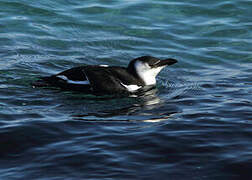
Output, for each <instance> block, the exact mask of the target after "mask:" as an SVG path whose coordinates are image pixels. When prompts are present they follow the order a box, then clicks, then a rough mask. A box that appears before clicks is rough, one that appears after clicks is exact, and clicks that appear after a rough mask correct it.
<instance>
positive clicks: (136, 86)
mask: <svg viewBox="0 0 252 180" xmlns="http://www.w3.org/2000/svg"><path fill="white" fill-rule="evenodd" d="M121 85H123V86H124V87H125V88H126V89H127V90H128V91H130V92H133V91H136V90H138V89H140V88H141V87H142V86H138V85H126V84H123V83H122V82H121Z"/></svg>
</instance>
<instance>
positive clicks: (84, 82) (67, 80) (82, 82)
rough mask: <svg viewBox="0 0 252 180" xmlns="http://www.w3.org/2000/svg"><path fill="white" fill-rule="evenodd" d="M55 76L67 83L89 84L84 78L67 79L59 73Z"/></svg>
mask: <svg viewBox="0 0 252 180" xmlns="http://www.w3.org/2000/svg"><path fill="white" fill-rule="evenodd" d="M57 77H58V78H60V79H63V80H65V81H66V82H67V83H69V84H81V85H88V84H90V83H89V81H88V80H86V81H73V80H70V79H68V78H67V77H66V76H64V75H59V76H57Z"/></svg>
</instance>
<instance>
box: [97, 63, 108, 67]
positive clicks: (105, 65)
mask: <svg viewBox="0 0 252 180" xmlns="http://www.w3.org/2000/svg"><path fill="white" fill-rule="evenodd" d="M99 66H101V67H109V65H107V64H101V65H99Z"/></svg>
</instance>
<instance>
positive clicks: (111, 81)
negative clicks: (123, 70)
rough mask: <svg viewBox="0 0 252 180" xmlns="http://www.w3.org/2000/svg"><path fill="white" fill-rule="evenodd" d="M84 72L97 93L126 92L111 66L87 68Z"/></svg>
mask: <svg viewBox="0 0 252 180" xmlns="http://www.w3.org/2000/svg"><path fill="white" fill-rule="evenodd" d="M83 73H84V74H85V76H86V77H87V79H88V81H89V82H90V85H91V87H92V90H93V91H94V92H95V93H98V94H99V93H104V94H114V93H123V92H126V89H125V87H124V86H123V85H122V84H121V81H120V79H119V78H118V77H116V76H114V74H113V70H111V69H110V68H106V67H104V68H102V67H99V68H96V69H93V68H85V69H83Z"/></svg>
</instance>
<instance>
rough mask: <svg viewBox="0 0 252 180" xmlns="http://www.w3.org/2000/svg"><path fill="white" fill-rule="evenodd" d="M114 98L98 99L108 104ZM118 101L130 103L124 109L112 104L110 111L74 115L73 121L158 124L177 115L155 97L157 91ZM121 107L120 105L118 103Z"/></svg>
mask: <svg viewBox="0 0 252 180" xmlns="http://www.w3.org/2000/svg"><path fill="white" fill-rule="evenodd" d="M112 99H113V100H114V98H111V97H108V98H102V99H101V98H100V99H99V100H102V101H107V102H108V104H109V103H110V101H111V100H112ZM99 100H98V101H99ZM117 100H118V101H124V102H125V101H130V104H129V105H127V106H126V107H125V106H124V107H121V108H117V107H118V105H117V104H116V103H115V102H113V104H114V106H113V108H112V109H106V110H101V111H99V110H98V111H97V112H95V113H94V112H92V113H88V112H87V113H85V114H75V115H73V116H72V117H73V119H74V120H82V121H95V122H104V121H106V122H112V121H113V122H114V121H117V122H122V121H141V122H159V121H163V120H167V119H168V118H170V117H171V116H172V115H173V114H175V113H177V109H176V106H173V105H170V104H167V103H166V102H165V101H164V100H162V99H160V97H159V96H158V95H157V89H156V88H151V89H148V90H147V91H142V92H140V93H138V94H137V95H131V96H129V97H127V98H125V97H124V98H117ZM120 105H121V103H120Z"/></svg>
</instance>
